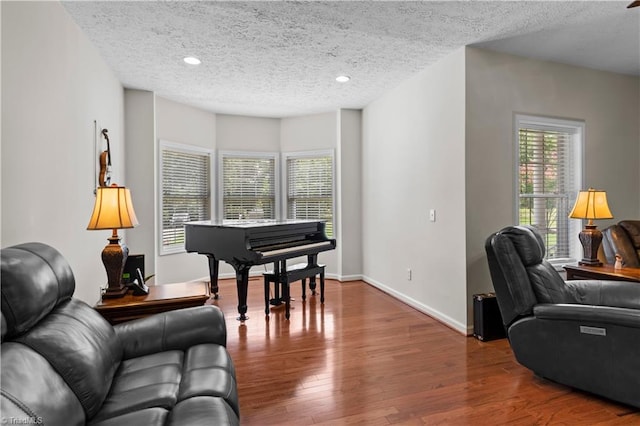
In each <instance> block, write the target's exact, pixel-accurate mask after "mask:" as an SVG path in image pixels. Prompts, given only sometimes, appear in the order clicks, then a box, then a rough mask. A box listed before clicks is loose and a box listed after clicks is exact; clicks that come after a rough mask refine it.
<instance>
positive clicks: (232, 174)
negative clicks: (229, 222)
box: [219, 152, 277, 219]
mask: <svg viewBox="0 0 640 426" xmlns="http://www.w3.org/2000/svg"><path fill="white" fill-rule="evenodd" d="M276 158H277V156H276V154H271V153H248V152H247V153H240V152H221V153H220V182H219V185H220V197H221V200H220V201H221V202H220V208H221V210H222V211H221V215H220V217H222V218H223V219H275V218H276V217H277V212H276V187H277V184H276V166H277V164H276Z"/></svg>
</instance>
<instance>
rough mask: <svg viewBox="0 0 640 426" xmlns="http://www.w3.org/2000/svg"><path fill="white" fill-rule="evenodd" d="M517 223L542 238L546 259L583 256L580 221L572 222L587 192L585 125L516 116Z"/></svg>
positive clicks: (559, 259)
mask: <svg viewBox="0 0 640 426" xmlns="http://www.w3.org/2000/svg"><path fill="white" fill-rule="evenodd" d="M515 121H516V123H515V130H516V135H515V139H516V155H517V161H516V180H517V191H518V193H517V197H516V218H517V222H518V224H520V225H532V226H534V227H536V228H537V229H538V231H539V232H540V234H541V235H542V237H543V239H544V242H545V246H546V249H547V250H546V258H547V260H550V261H558V262H563V261H568V260H570V259H571V258H576V257H579V244H578V243H579V241H578V236H577V235H578V233H579V232H580V225H581V223H580V221H576V220H570V219H569V218H568V215H569V210H570V209H571V206H572V205H573V201H574V200H575V197H576V195H577V193H578V191H579V190H580V188H581V187H582V162H583V161H582V147H583V143H584V142H583V138H584V123H582V122H578V121H569V120H559V119H554V118H547V117H536V116H526V115H516V117H515Z"/></svg>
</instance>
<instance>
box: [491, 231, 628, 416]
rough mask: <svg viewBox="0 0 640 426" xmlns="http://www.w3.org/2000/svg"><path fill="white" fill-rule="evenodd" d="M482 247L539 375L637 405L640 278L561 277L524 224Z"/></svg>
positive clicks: (519, 353) (512, 325) (513, 330)
mask: <svg viewBox="0 0 640 426" xmlns="http://www.w3.org/2000/svg"><path fill="white" fill-rule="evenodd" d="M485 249H486V252H487V258H488V262H489V269H490V273H491V279H492V281H493V286H494V289H495V293H496V297H497V299H498V306H499V308H500V313H501V314H502V320H503V323H504V326H505V329H506V331H507V335H508V338H509V343H510V345H511V348H512V350H513V353H514V355H515V357H516V359H517V361H518V362H519V363H520V364H522V365H524V366H525V367H527V368H529V369H530V370H532V371H533V372H534V373H535V374H536V375H538V376H541V377H544V378H547V379H549V380H552V381H555V382H558V383H562V384H565V385H568V386H571V387H575V388H578V389H581V390H584V391H588V392H592V393H594V394H597V395H601V396H604V397H607V398H610V399H612V400H615V401H619V402H622V403H626V404H630V405H633V406H635V407H640V285H638V284H637V283H632V282H623V281H595V280H584V281H567V282H565V281H564V280H563V279H562V277H561V276H560V275H559V274H558V272H557V271H556V270H555V269H554V268H553V266H552V265H551V264H550V263H549V262H547V261H546V260H544V255H545V247H544V242H543V240H542V238H541V236H540V234H538V232H537V231H536V230H535V229H533V228H530V227H524V226H510V227H507V228H504V229H502V230H501V231H499V232H497V233H495V234H493V235H491V236H490V237H489V238H488V239H487V241H486V244H485Z"/></svg>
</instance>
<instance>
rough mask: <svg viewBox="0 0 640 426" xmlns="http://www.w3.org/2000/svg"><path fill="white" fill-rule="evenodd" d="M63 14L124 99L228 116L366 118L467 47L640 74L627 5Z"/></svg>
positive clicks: (196, 6)
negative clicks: (392, 93)
mask: <svg viewBox="0 0 640 426" xmlns="http://www.w3.org/2000/svg"><path fill="white" fill-rule="evenodd" d="M62 4H63V5H64V7H65V8H66V9H67V11H68V12H69V14H70V15H71V16H72V17H73V19H74V20H75V21H76V22H77V24H78V25H79V26H80V28H81V29H82V30H83V32H84V33H86V34H87V36H88V37H89V39H91V40H92V42H93V43H94V44H95V45H96V47H97V48H98V49H99V51H100V52H101V55H102V56H103V57H104V59H105V60H106V62H107V63H108V64H109V66H110V67H111V68H112V69H113V70H114V72H115V74H116V75H117V76H118V78H119V79H120V81H121V82H122V84H123V85H124V86H125V87H127V88H135V89H142V90H151V91H154V92H156V93H157V94H158V95H160V96H162V97H166V98H168V99H171V100H174V101H177V102H181V103H185V104H188V105H192V106H195V107H198V108H202V109H205V110H208V111H212V112H217V113H225V114H241V115H254V116H265V117H285V116H293V115H299V114H310V113H316V112H326V111H331V110H335V109H338V108H362V107H363V106H365V105H366V104H367V103H369V102H371V101H372V100H374V99H376V98H377V97H379V96H380V95H381V94H383V93H384V92H385V91H386V90H388V89H390V88H392V87H394V86H396V85H398V84H399V83H400V82H401V81H402V80H405V79H407V78H409V77H410V76H411V75H413V74H415V73H416V72H418V71H420V70H422V69H424V68H425V67H426V66H428V65H429V64H432V63H434V62H436V61H437V60H438V59H440V58H442V57H443V56H446V55H447V54H449V53H450V52H453V51H454V50H456V49H459V48H461V47H462V46H466V45H476V46H480V47H486V48H490V49H495V50H502V51H505V52H509V53H514V54H519V55H522V56H532V57H537V58H542V59H547V60H555V61H560V62H567V63H571V64H575V65H580V66H587V67H590V68H596V69H604V70H609V71H614V72H622V73H628V74H635V75H639V74H640V14H639V13H640V8H636V9H626V4H627V1H624V2H617V1H605V2H583V1H568V2H565V1H549V2H521V1H515V2H511V1H460V2H459V1H445V2H432V1H422V2H404V1H396V2H382V1H355V2H347V1H328V2H325V1H311V2H279V1H264V2H214V1H199V2H193V1H164V2H155V1H142V2H140V1H132V2H115V1H102V2H97V1H63V2H62ZM190 55H193V56H197V57H198V58H200V59H201V60H202V64H201V65H199V66H190V65H187V64H185V63H184V62H183V61H182V58H183V57H185V56H190ZM340 74H346V75H349V76H351V77H352V80H351V81H350V82H348V83H345V84H340V83H337V82H336V81H335V77H336V76H338V75H340Z"/></svg>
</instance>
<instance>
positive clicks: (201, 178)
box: [160, 141, 211, 254]
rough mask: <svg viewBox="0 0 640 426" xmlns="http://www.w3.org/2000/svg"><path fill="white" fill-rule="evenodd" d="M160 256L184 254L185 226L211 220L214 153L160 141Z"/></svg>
mask: <svg viewBox="0 0 640 426" xmlns="http://www.w3.org/2000/svg"><path fill="white" fill-rule="evenodd" d="M160 176H161V179H160V180H161V185H162V188H161V194H162V195H161V199H160V204H161V208H160V211H161V214H162V220H161V221H160V223H161V225H160V226H161V230H160V235H161V238H160V240H161V243H160V244H161V247H160V254H169V253H176V252H182V251H184V223H185V222H188V221H192V220H207V219H210V218H211V151H210V150H206V149H200V148H197V147H193V146H189V145H181V144H175V143H171V142H167V141H160Z"/></svg>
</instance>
